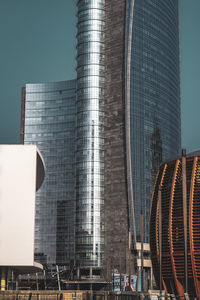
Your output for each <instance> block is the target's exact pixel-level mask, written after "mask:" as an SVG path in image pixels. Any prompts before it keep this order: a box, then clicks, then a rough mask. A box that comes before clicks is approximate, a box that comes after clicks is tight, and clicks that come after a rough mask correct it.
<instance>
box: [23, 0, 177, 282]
mask: <svg viewBox="0 0 200 300" xmlns="http://www.w3.org/2000/svg"><path fill="white" fill-rule="evenodd" d="M77 9H78V13H77V16H78V20H77V69H76V70H77V79H76V82H75V81H70V82H63V83H55V84H49V85H48V84H45V85H27V87H26V89H25V90H24V95H25V97H24V98H25V100H26V101H25V124H24V125H23V118H22V129H23V128H24V142H25V143H32V142H34V143H37V144H38V147H39V148H40V150H41V152H42V154H43V156H44V159H45V158H46V165H47V167H48V164H49V163H50V164H52V169H49V172H50V173H49V175H47V179H46V185H43V188H42V191H41V192H40V193H41V195H42V196H41V197H42V198H41V199H43V200H41V201H39V202H38V203H40V204H38V205H41V206H37V207H38V208H37V210H36V221H37V218H38V219H40V220H41V221H37V222H38V223H36V224H38V225H37V226H36V230H38V233H37V232H36V245H38V246H37V247H38V249H37V252H36V253H41V254H42V255H44V256H45V257H47V262H48V263H55V262H57V263H58V264H61V263H63V264H66V265H67V264H68V263H69V261H70V259H72V258H74V259H75V262H76V265H77V266H79V267H80V268H81V267H82V268H87V267H88V268H90V269H91V267H93V268H94V269H95V268H101V269H104V270H105V273H104V275H105V277H106V276H107V277H109V276H110V273H111V272H112V270H114V269H115V270H116V269H117V270H118V271H120V272H123V273H127V272H129V273H130V272H133V271H134V268H132V267H130V262H131V264H132V262H133V255H132V254H133V251H132V250H133V249H134V248H135V245H136V243H137V242H139V241H140V237H141V228H140V211H141V209H142V210H143V213H144V241H145V242H148V241H149V210H150V201H151V193H152V189H153V182H154V179H155V176H156V173H157V170H158V168H159V166H160V164H161V162H162V161H164V160H166V159H170V158H171V157H176V156H177V155H178V154H180V148H181V140H180V139H181V129H180V86H179V85H180V83H179V30H178V0H167V1H166V0H159V1H157V0H79V1H77ZM40 89H42V91H40ZM47 96H48V97H50V98H51V100H52V101H49V100H48V98H47ZM38 97H41V98H38ZM37 99H41V101H42V103H43V106H42V107H41V108H40V106H39V107H38V109H39V111H38V110H37V107H35V106H37V105H39V104H37V102H38V101H39V100H37ZM64 99H65V101H64ZM67 99H68V100H67ZM56 101H64V102H63V104H62V105H60V104H59V102H58V104H56V103H57V102H56ZM50 104H51V105H55V106H56V107H57V108H56V110H53V107H52V106H51V105H50ZM65 105H67V106H65ZM44 107H45V109H44V110H43V108H44ZM62 107H63V108H62ZM40 109H42V110H41V111H40ZM38 113H39V115H38ZM44 116H45V118H47V119H44ZM60 118H61V119H62V120H63V121H62V120H61V119H60ZM47 120H49V121H48V122H50V123H51V126H50V127H48V126H47V125H46V124H47V123H48V122H47ZM31 122H33V124H32V123H31ZM43 124H45V125H44V126H43ZM46 130H47V131H46ZM48 134H49V136H46V135H48ZM51 134H53V136H52V135H51ZM22 136H23V130H22ZM57 139H58V140H59V144H57V143H54V140H57ZM46 140H50V143H47V142H46ZM61 141H62V143H61ZM43 147H44V148H43ZM43 149H44V151H46V153H45V152H44V151H43ZM50 149H52V152H54V154H53V153H52V154H51V153H50V152H49V151H50ZM54 150H55V151H54ZM56 151H57V152H56ZM43 152H44V153H43ZM45 155H46V156H45ZM60 161H61V163H60ZM58 164H61V166H62V167H61V168H59V167H58V168H57V165H58ZM57 170H58V171H59V172H60V175H61V177H62V174H64V175H63V180H66V182H67V183H69V185H68V184H63V185H62V184H61V183H59V180H58V177H57V176H60V175H59V173H57ZM62 172H63V173H62ZM46 173H47V174H48V170H47V172H46ZM61 173H62V174H61ZM50 174H52V175H53V177H52V180H53V178H55V181H54V182H57V184H55V187H53V186H52V185H51V182H49V183H50V185H49V186H48V180H49V179H48V176H49V178H50ZM70 174H71V175H70ZM54 176H55V177H54ZM65 176H66V179H65ZM62 182H63V181H62ZM52 189H53V190H52ZM49 190H50V194H49V193H48V194H47V191H49ZM42 193H43V194H42ZM49 195H51V198H49ZM67 195H68V196H69V195H71V196H69V198H68V196H67ZM39 197H40V195H38V199H39ZM44 203H48V204H47V206H44V205H46V204H44ZM62 207H63V209H62ZM49 210H51V211H54V213H53V216H52V220H51V222H52V223H51V226H52V228H54V230H53V229H52V230H49V229H48V230H47V231H45V230H46V229H45V228H47V226H46V224H47V222H48V221H47V220H48V216H49ZM41 214H42V215H41ZM60 214H61V215H62V217H61V219H60V223H59V222H58V219H59V218H58V216H57V215H60ZM56 220H57V221H56ZM56 222H58V224H57V223H56ZM56 224H57V225H56ZM62 226H65V227H62ZM70 226H71V227H70ZM66 229H67V230H66ZM68 229H69V230H70V231H68ZM67 232H69V234H68V233H67ZM70 232H71V233H70ZM47 235H50V237H51V239H50V240H49V241H46V242H45V236H47ZM42 237H44V241H42ZM50 241H51V242H50ZM68 241H69V243H68ZM50 245H51V246H52V245H54V246H55V247H54V246H53V247H51V246H50ZM48 249H51V250H50V251H51V252H48V251H49V250H48ZM74 249H75V250H74ZM73 251H74V252H73ZM73 255H74V256H73ZM51 258H52V259H51ZM131 268H132V269H131ZM90 274H91V273H90Z"/></svg>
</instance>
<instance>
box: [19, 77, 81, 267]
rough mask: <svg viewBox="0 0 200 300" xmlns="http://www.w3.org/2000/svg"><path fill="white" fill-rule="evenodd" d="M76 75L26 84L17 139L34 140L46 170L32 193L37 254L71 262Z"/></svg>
mask: <svg viewBox="0 0 200 300" xmlns="http://www.w3.org/2000/svg"><path fill="white" fill-rule="evenodd" d="M75 91H76V81H75V80H71V81H63V82H57V83H42V84H26V86H25V87H24V88H23V89H22V123H23V124H22V126H21V128H23V130H24V132H23V131H22V132H21V142H22V143H23V142H24V144H36V145H37V146H38V147H39V149H40V151H41V153H42V155H43V157H44V160H45V167H46V176H45V180H44V183H43V186H42V188H41V189H40V190H39V191H38V192H37V195H36V215H35V260H36V261H39V262H41V263H43V264H44V265H48V266H52V265H56V264H57V265H69V264H70V262H71V260H73V259H74V251H75V242H74V237H75V232H74V225H75V207H76V205H75V203H76V201H75V172H74V168H75Z"/></svg>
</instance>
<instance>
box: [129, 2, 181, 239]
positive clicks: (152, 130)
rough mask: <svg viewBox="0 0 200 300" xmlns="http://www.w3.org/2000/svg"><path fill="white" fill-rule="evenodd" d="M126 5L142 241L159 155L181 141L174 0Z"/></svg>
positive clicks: (173, 152) (173, 151)
mask: <svg viewBox="0 0 200 300" xmlns="http://www.w3.org/2000/svg"><path fill="white" fill-rule="evenodd" d="M131 4H132V5H133V6H134V9H133V20H131V9H130V7H131ZM127 7H128V9H127V18H126V20H127V29H126V30H127V35H126V37H127V40H126V47H128V39H131V48H129V51H131V62H130V66H129V67H130V74H129V75H130V90H129V91H128V92H130V106H129V113H130V146H131V166H132V182H133V201H134V214H135V218H134V219H135V227H136V240H137V241H139V240H140V210H141V208H143V212H144V241H145V242H148V240H149V210H150V201H151V194H152V188H153V182H154V179H155V176H156V173H157V170H158V168H159V165H160V164H161V162H162V161H164V160H166V159H169V158H172V157H176V156H177V155H178V154H180V147H181V146H180V145H181V141H180V139H181V134H180V133H181V124H180V90H179V88H180V87H179V85H180V84H179V33H178V1H177V0H168V1H165V0H160V1H157V0H145V1H144V0H135V1H133V0H132V1H131V0H128V1H127ZM131 21H133V24H132V28H131V31H132V32H131V36H130V28H129V25H130V22H131ZM127 56H128V48H126V58H127ZM127 63H128V62H127V61H126V64H127ZM126 84H127V83H126ZM128 163H129V162H128ZM129 201H130V199H129ZM133 226H134V224H133Z"/></svg>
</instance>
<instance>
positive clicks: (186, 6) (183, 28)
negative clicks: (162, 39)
mask: <svg viewBox="0 0 200 300" xmlns="http://www.w3.org/2000/svg"><path fill="white" fill-rule="evenodd" d="M166 1H168V0H166ZM75 3H76V0H0V41H1V45H0V144H16V143H19V132H20V110H21V87H22V86H23V85H25V83H28V82H29V83H33V82H48V81H59V80H66V79H73V78H75V76H76V74H75V66H76V65H75V55H76V50H75V43H76V41H75V35H76V17H75V15H76V5H75ZM179 3H180V9H179V12H180V22H179V23H180V26H179V27H180V62H181V100H182V108H181V110H182V145H183V147H184V148H186V149H187V151H194V150H198V149H200V133H199V132H200V130H199V126H200V115H199V111H200V96H199V90H198V87H200V72H199V68H200V18H199V12H200V0H179Z"/></svg>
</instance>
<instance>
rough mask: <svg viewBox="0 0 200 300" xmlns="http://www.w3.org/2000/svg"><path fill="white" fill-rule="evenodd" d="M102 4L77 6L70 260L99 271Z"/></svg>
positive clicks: (91, 0)
mask: <svg viewBox="0 0 200 300" xmlns="http://www.w3.org/2000/svg"><path fill="white" fill-rule="evenodd" d="M104 2H105V1H104V0H80V1H78V2H77V7H78V24H77V28H78V33H77V98H76V107H77V120H76V141H77V144H76V201H77V210H76V260H77V263H78V262H79V263H80V265H81V266H101V265H102V260H103V244H104V224H103V209H104V175H103V174H104V136H103V115H104V113H103V107H104V101H103V99H104V33H103V30H104V23H105V20H104V18H105V11H104Z"/></svg>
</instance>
